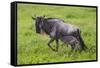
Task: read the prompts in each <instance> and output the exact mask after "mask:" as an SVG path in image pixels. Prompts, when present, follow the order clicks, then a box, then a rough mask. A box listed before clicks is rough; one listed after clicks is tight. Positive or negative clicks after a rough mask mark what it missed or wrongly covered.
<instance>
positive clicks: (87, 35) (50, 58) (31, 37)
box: [17, 4, 96, 65]
mask: <svg viewBox="0 0 100 68" xmlns="http://www.w3.org/2000/svg"><path fill="white" fill-rule="evenodd" d="M17 9H18V10H17V14H18V15H17V19H18V20H17V22H18V23H17V28H18V30H17V37H18V40H17V41H18V42H17V44H18V45H17V47H18V48H17V59H18V61H17V63H18V65H20V64H37V63H52V62H72V61H85V60H86V61H88V60H96V8H88V7H87V8H84V7H71V6H60V7H59V6H54V7H53V6H48V5H46V6H43V5H40V6H39V5H32V4H28V5H27V4H18V7H17ZM34 15H37V16H43V15H46V16H47V17H55V18H60V19H63V20H64V21H65V22H66V23H70V24H73V25H76V26H78V27H79V28H80V29H81V35H82V37H83V39H84V42H85V44H86V46H87V47H88V51H86V52H84V51H83V52H82V53H79V52H76V53H72V52H71V51H70V49H71V48H70V47H66V46H59V51H58V52H54V51H52V50H51V49H50V48H49V47H48V45H47V43H48V41H49V36H48V35H40V34H37V33H36V32H35V25H34V24H35V21H34V20H32V18H31V17H32V16H34ZM61 43H62V42H60V45H61ZM52 46H53V47H54V48H55V42H54V43H53V44H52Z"/></svg>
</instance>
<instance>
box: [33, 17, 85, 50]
mask: <svg viewBox="0 0 100 68" xmlns="http://www.w3.org/2000/svg"><path fill="white" fill-rule="evenodd" d="M32 19H33V20H35V27H36V33H41V32H42V31H44V32H45V33H46V34H48V35H49V36H50V41H49V42H48V46H49V47H50V48H51V49H52V50H53V51H58V47H59V40H61V38H63V37H65V36H73V37H75V38H76V39H77V40H78V41H79V42H80V48H81V49H82V50H84V49H85V48H86V46H85V44H84V42H83V39H82V37H81V34H80V29H79V28H78V27H76V26H74V25H71V24H68V23H65V22H64V21H63V20H62V19H58V18H46V17H44V16H37V17H32ZM66 39H67V38H66ZM54 40H55V41H56V49H53V48H52V47H51V45H50V44H51V43H52V42H53V41H54Z"/></svg>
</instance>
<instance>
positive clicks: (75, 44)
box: [60, 36, 80, 51]
mask: <svg viewBox="0 0 100 68" xmlns="http://www.w3.org/2000/svg"><path fill="white" fill-rule="evenodd" d="M60 39H61V41H62V42H63V44H62V45H64V44H67V46H68V44H69V45H71V48H72V50H74V51H76V50H79V49H80V45H79V41H78V40H77V39H76V38H75V37H74V36H63V37H61V38H60Z"/></svg>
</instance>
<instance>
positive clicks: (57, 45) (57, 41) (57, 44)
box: [56, 39, 59, 51]
mask: <svg viewBox="0 0 100 68" xmlns="http://www.w3.org/2000/svg"><path fill="white" fill-rule="evenodd" d="M58 48H59V40H58V39H56V51H58Z"/></svg>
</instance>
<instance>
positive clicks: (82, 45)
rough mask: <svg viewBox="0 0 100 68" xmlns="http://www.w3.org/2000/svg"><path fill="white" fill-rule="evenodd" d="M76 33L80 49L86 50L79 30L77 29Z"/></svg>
mask: <svg viewBox="0 0 100 68" xmlns="http://www.w3.org/2000/svg"><path fill="white" fill-rule="evenodd" d="M77 32H78V36H79V41H80V46H81V48H82V49H83V50H85V49H87V46H86V45H85V43H84V41H83V39H82V37H81V33H80V30H79V29H78V30H77Z"/></svg>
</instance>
